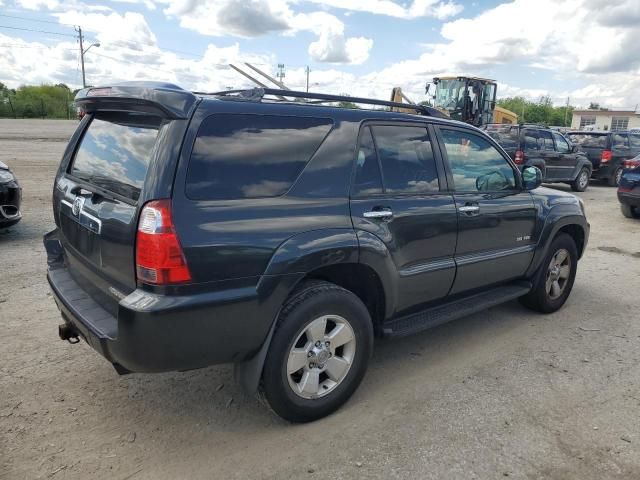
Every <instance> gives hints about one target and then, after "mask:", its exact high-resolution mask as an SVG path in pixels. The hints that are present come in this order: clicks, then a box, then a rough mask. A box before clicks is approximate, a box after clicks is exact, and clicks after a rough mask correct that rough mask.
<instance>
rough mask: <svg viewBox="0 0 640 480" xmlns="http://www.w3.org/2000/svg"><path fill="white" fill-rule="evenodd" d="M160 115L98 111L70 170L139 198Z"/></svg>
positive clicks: (133, 197) (126, 195) (89, 179)
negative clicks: (101, 112)
mask: <svg viewBox="0 0 640 480" xmlns="http://www.w3.org/2000/svg"><path fill="white" fill-rule="evenodd" d="M160 122H161V120H160V118H158V117H151V116H148V115H135V114H112V113H110V114H106V113H103V114H96V115H95V117H94V118H93V119H92V120H91V124H90V125H89V127H88V129H87V131H86V132H85V133H84V136H83V137H82V141H81V142H80V146H79V147H78V151H77V152H76V155H75V159H74V160H73V163H72V165H71V169H70V171H69V173H71V174H72V175H74V176H76V177H78V178H79V179H81V180H84V181H85V182H88V183H91V184H93V185H96V186H98V187H101V188H104V189H105V190H109V191H111V192H114V193H117V194H119V195H122V196H124V197H127V198H130V199H132V200H137V199H138V197H139V196H140V190H141V189H142V185H143V183H144V179H145V177H146V175H147V168H148V167H149V161H150V159H151V154H152V152H153V148H154V146H155V143H156V137H157V136H158V129H159V127H160Z"/></svg>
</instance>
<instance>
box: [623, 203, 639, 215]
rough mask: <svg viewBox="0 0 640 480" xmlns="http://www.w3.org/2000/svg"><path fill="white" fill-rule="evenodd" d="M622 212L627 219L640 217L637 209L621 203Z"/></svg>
mask: <svg viewBox="0 0 640 480" xmlns="http://www.w3.org/2000/svg"><path fill="white" fill-rule="evenodd" d="M620 210H621V211H622V215H624V216H625V217H627V218H637V217H638V211H637V209H635V208H634V207H632V206H631V205H627V204H626V203H621V204H620Z"/></svg>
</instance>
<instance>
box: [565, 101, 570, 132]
mask: <svg viewBox="0 0 640 480" xmlns="http://www.w3.org/2000/svg"><path fill="white" fill-rule="evenodd" d="M568 114H569V97H567V106H566V107H565V109H564V126H565V127H566V126H567V115H568Z"/></svg>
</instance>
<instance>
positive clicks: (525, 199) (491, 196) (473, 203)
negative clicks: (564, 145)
mask: <svg viewBox="0 0 640 480" xmlns="http://www.w3.org/2000/svg"><path fill="white" fill-rule="evenodd" d="M439 135H440V137H441V140H442V142H441V143H442V145H443V156H444V159H445V168H446V169H447V173H448V176H449V185H450V188H451V189H452V190H453V191H454V199H455V203H456V208H457V212H458V213H457V215H458V242H457V245H456V250H455V262H456V266H457V274H456V279H455V282H454V284H453V288H452V290H451V294H456V293H461V292H465V291H469V290H473V289H475V288H479V287H484V286H487V285H491V284H497V283H500V282H505V281H508V280H511V279H516V278H518V277H521V276H522V275H524V273H525V272H526V270H527V268H528V267H529V264H530V263H531V259H532V257H533V249H534V246H535V240H536V239H535V238H534V232H535V224H536V209H535V207H534V203H533V200H532V198H531V194H530V193H529V192H527V191H524V190H522V188H521V186H520V181H519V176H518V175H517V174H516V171H515V167H514V166H513V165H512V164H511V162H509V160H508V159H507V157H505V156H504V155H503V154H502V153H501V152H500V151H499V150H498V149H497V148H496V147H495V145H494V144H493V143H492V142H490V141H489V140H488V139H487V138H486V137H484V136H481V135H479V134H477V133H474V132H472V131H470V130H468V129H463V128H454V127H447V128H443V127H441V128H440V129H439Z"/></svg>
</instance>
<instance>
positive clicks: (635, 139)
mask: <svg viewBox="0 0 640 480" xmlns="http://www.w3.org/2000/svg"><path fill="white" fill-rule="evenodd" d="M629 144H630V145H631V148H640V135H635V134H633V133H631V134H629Z"/></svg>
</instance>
